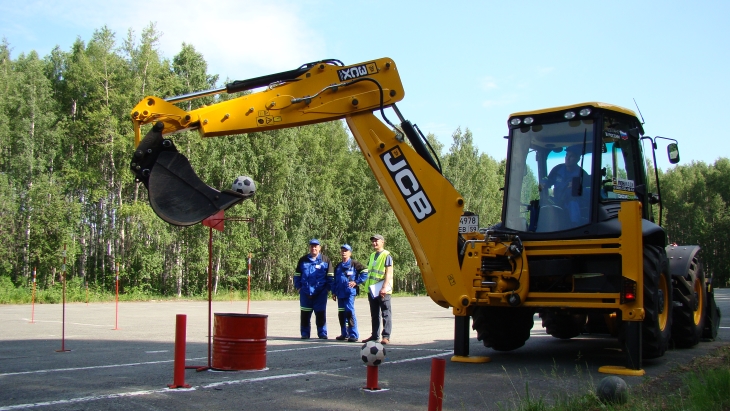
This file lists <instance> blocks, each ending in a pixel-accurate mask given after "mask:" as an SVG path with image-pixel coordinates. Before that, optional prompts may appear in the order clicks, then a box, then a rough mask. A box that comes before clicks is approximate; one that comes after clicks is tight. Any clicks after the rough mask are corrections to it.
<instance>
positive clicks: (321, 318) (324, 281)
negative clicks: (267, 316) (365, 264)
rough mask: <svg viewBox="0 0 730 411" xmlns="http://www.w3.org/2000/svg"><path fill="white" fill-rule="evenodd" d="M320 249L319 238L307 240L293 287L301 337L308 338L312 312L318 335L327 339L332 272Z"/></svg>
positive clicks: (295, 273)
mask: <svg viewBox="0 0 730 411" xmlns="http://www.w3.org/2000/svg"><path fill="white" fill-rule="evenodd" d="M321 251H322V246H321V245H320V244H319V240H317V239H316V238H313V239H311V240H309V253H308V254H305V255H304V256H302V258H300V259H299V262H297V268H296V270H295V272H294V288H295V289H296V290H297V291H299V306H300V309H301V322H300V327H299V329H300V332H301V334H302V339H308V338H309V337H310V332H311V329H312V322H311V320H312V311H314V316H315V323H316V324H317V336H318V337H319V338H320V339H323V340H326V339H327V311H326V310H327V294H328V293H329V291H330V290H331V289H332V280H333V279H334V275H335V274H334V270H333V267H332V263H330V259H329V258H327V256H326V255H322V253H321Z"/></svg>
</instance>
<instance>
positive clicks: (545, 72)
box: [536, 67, 555, 77]
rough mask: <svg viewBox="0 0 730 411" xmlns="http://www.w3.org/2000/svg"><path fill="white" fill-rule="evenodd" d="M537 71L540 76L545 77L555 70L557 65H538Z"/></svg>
mask: <svg viewBox="0 0 730 411" xmlns="http://www.w3.org/2000/svg"><path fill="white" fill-rule="evenodd" d="M536 71H537V76H538V77H545V76H547V75H548V74H550V73H552V72H553V71H555V67H538V68H537V70H536Z"/></svg>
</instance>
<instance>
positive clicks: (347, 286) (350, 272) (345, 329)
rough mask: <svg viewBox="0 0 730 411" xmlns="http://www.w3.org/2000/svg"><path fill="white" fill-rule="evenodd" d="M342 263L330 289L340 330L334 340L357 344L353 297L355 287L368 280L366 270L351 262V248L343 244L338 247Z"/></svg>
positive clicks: (336, 271)
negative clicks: (335, 302) (335, 305)
mask: <svg viewBox="0 0 730 411" xmlns="http://www.w3.org/2000/svg"><path fill="white" fill-rule="evenodd" d="M340 255H341V256H342V262H340V263H338V264H337V266H336V267H335V282H334V287H333V288H332V299H333V300H335V301H337V316H338V317H339V319H340V328H341V330H342V332H341V334H340V335H339V336H338V337H335V339H336V340H339V341H343V340H347V341H348V342H357V339H358V338H360V335H359V334H358V332H357V317H356V316H355V295H356V293H357V287H358V286H359V285H360V284H362V283H364V282H365V280H367V278H368V270H367V268H365V266H364V265H362V264H361V263H360V262H358V261H356V260H353V259H352V258H351V257H352V247H350V245H349V244H343V245H342V247H340Z"/></svg>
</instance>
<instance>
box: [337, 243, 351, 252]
mask: <svg viewBox="0 0 730 411" xmlns="http://www.w3.org/2000/svg"><path fill="white" fill-rule="evenodd" d="M340 248H344V249H345V250H347V251H352V247H350V244H342V247H340Z"/></svg>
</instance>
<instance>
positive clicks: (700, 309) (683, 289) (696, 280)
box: [672, 258, 707, 348]
mask: <svg viewBox="0 0 730 411" xmlns="http://www.w3.org/2000/svg"><path fill="white" fill-rule="evenodd" d="M675 284H676V287H675V290H674V301H675V304H674V310H673V311H674V324H673V326H672V339H673V341H674V344H675V345H676V346H677V347H679V348H689V347H694V346H695V345H697V344H698V343H699V342H700V338H702V332H703V330H704V328H705V318H706V317H707V288H706V286H705V273H704V270H702V264H700V263H699V260H697V259H696V258H695V261H693V264H690V267H689V270H688V271H687V273H686V274H685V275H684V276H681V277H677V278H675Z"/></svg>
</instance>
